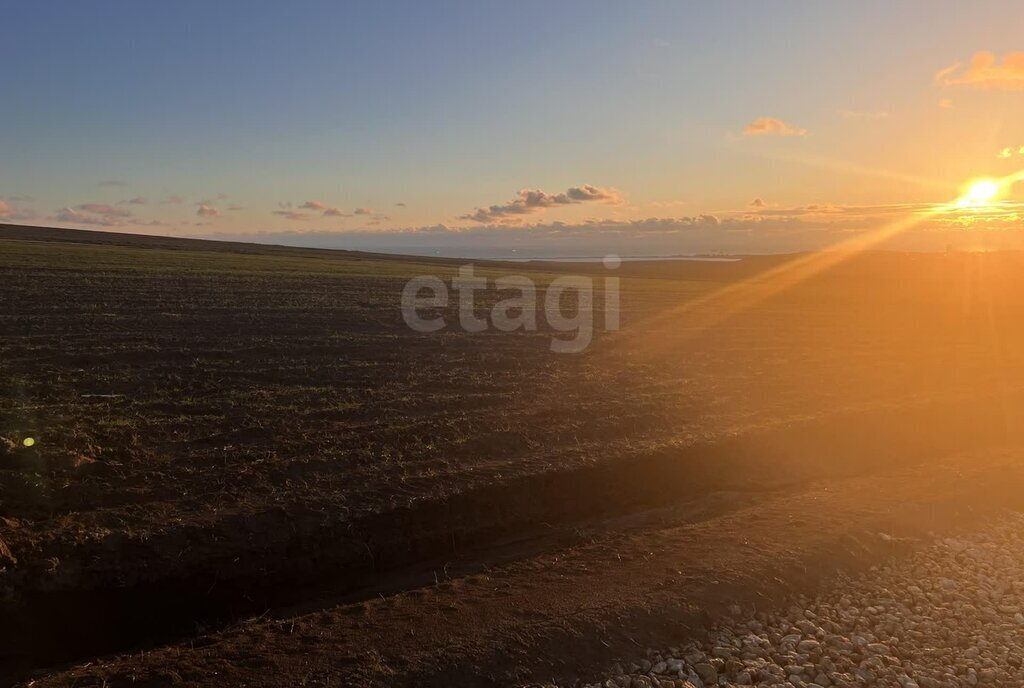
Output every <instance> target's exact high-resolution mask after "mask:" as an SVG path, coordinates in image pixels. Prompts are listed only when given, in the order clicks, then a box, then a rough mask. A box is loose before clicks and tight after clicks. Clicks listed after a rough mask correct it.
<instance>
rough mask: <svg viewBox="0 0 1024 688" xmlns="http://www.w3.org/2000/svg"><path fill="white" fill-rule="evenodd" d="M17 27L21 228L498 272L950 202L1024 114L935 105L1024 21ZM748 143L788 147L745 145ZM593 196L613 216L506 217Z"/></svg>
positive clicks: (93, 5)
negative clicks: (621, 227) (499, 260)
mask: <svg viewBox="0 0 1024 688" xmlns="http://www.w3.org/2000/svg"><path fill="white" fill-rule="evenodd" d="M4 22H5V26H6V27H7V28H8V30H7V31H6V32H5V40H4V41H3V42H0V64H3V65H5V67H6V69H5V70H4V81H5V94H6V97H5V98H4V107H3V108H2V111H0V161H2V165H0V199H3V200H2V201H0V202H2V203H4V204H5V205H4V206H0V217H3V214H6V219H7V220H8V221H14V220H18V221H29V220H31V221H33V222H34V223H36V224H57V225H61V226H82V227H104V228H113V229H118V230H122V231H153V232H160V233H168V234H189V235H211V236H214V235H216V236H221V235H238V236H250V235H255V234H258V233H266V234H268V235H270V236H290V235H293V234H295V233H298V234H301V235H304V236H303V239H302V242H303V243H318V242H319V244H324V245H327V244H329V245H348V244H351V243H353V242H356V243H359V242H362V243H364V244H365V243H366V242H367V241H370V243H371V244H373V243H374V242H378V243H379V242H381V241H384V242H385V243H388V244H397V245H399V246H401V245H404V244H403V243H402V242H403V241H405V240H406V239H408V237H407V236H406V235H407V234H409V233H410V232H408V231H403V230H409V229H413V228H417V229H418V228H424V227H434V228H436V227H438V226H439V225H443V226H444V227H446V228H449V229H463V230H465V229H468V230H470V231H472V232H476V233H477V234H482V235H486V236H488V237H491V238H490V239H484V238H475V239H473V241H479V242H482V243H483V244H485V245H486V244H487V242H488V241H491V242H492V243H493V244H494V245H495V246H497V245H499V244H501V243H502V242H505V243H507V242H506V241H505V239H504V238H503V237H515V240H516V241H517V242H521V241H526V242H527V243H529V241H530V237H529V235H525V236H521V235H524V232H526V231H527V230H526V229H523V226H526V225H529V226H535V225H543V226H544V227H547V225H550V224H551V223H562V224H568V225H577V224H579V225H582V224H585V223H594V222H600V221H611V222H618V223H626V222H630V223H632V222H636V221H638V220H642V219H647V218H658V219H679V218H699V217H702V216H714V217H716V218H718V219H720V220H721V219H725V218H729V217H732V216H733V215H736V214H740V213H744V212H751V209H750V203H751V202H752V201H753V200H754V199H755V198H760V199H762V201H763V202H764V204H765V205H766V206H771V207H777V208H783V209H784V208H794V209H798V208H806V207H807V206H814V205H821V206H824V205H830V206H831V205H835V206H840V205H842V206H850V207H855V206H873V205H878V204H914V203H938V202H944V201H948V200H950V199H951V198H952V197H954V196H955V195H956V194H957V192H958V187H959V186H960V185H962V184H963V183H964V182H965V181H966V180H967V179H969V178H972V177H975V176H983V175H1003V174H1009V173H1010V172H1011V171H1012V169H1011V168H1012V167H1013V164H1014V160H1013V158H1010V159H1005V158H997V155H996V154H997V152H998V151H1002V150H1003V149H1004V148H1007V147H1017V146H1021V145H1024V125H1022V124H1021V122H1024V118H1022V117H1021V115H1022V114H1024V108H1022V102H1024V90H1018V89H1017V88H1016V86H1015V85H1014V84H1011V85H1010V87H1008V88H991V87H989V86H988V85H985V83H983V82H981V81H976V82H967V81H965V82H964V83H960V82H959V81H957V80H956V79H947V80H946V81H947V82H949V83H948V84H945V83H938V82H936V75H937V74H938V73H939V72H940V71H941V70H943V69H945V68H947V67H949V66H951V65H953V64H955V63H964V64H967V63H969V62H970V61H971V59H972V57H973V56H974V55H976V54H977V53H979V52H984V51H988V52H991V53H993V54H994V55H995V56H996V57H997V58H998V59H999V60H1002V59H1004V58H1005V57H1006V56H1007V55H1012V54H1014V53H1016V52H1019V51H1021V50H1024V40H1022V39H1021V38H1020V31H1019V27H1020V26H1022V25H1024V6H1021V5H1020V3H1011V2H991V3H984V4H980V5H979V4H977V3H936V2H904V3H890V2H859V3H844V4H841V5H840V4H838V3H812V2H799V3H798V2H771V3H719V2H708V3H696V2H692V3H688V2H650V3H619V2H615V3H613V2H557V3H550V2H544V3H541V2H516V3H501V4H499V3H480V2H444V3H436V4H434V3H412V2H401V3H399V2H393V3H389V2H380V3H363V4H354V3H353V4H342V3H337V2H296V3H290V4H289V5H287V6H286V5H282V4H280V3H264V2H245V3H241V2H239V3H227V2H209V3H200V2H175V3H148V2H102V1H100V2H89V3H81V2H45V1H42V2H33V3H27V2H25V3H8V6H7V7H5V12H4ZM964 69H966V67H964V68H961V71H963V70H964ZM1014 83H1015V82H1014ZM759 118H772V119H773V120H777V121H779V122H782V123H785V125H786V126H787V127H789V129H787V130H785V132H786V133H794V132H795V133H794V135H789V136H779V135H772V133H768V134H767V135H757V136H752V135H749V134H745V133H744V131H745V128H746V127H748V125H750V124H751V123H752V122H754V121H756V120H758V119H759ZM771 131H772V132H776V130H771ZM1020 161H1021V164H1019V165H1017V167H1024V158H1021V159H1020ZM1013 169H1015V168H1013ZM913 180H917V181H913ZM111 182H116V183H117V184H113V183H111ZM583 185H592V186H593V187H595V188H599V189H602V190H608V191H609V192H610V195H607V196H600V200H596V201H584V202H575V201H573V202H564V203H563V202H558V201H555V200H552V201H551V202H550V203H549V204H546V205H545V204H542V205H540V206H536V207H533V206H530V207H526V208H525V209H524V208H523V207H522V206H519V207H517V206H515V205H511V204H514V203H515V202H516V199H518V198H519V196H518V195H517V194H518V192H519V191H520V190H522V189H536V190H542V191H543V192H545V193H546V194H551V198H552V199H554V198H556V197H557V194H559V193H564V192H566V191H567V190H571V189H574V188H580V187H582V186H583ZM611 192H614V193H611ZM595 198H597V196H595ZM27 199H31V200H27ZM133 199H134V200H136V201H137V202H136V203H134V204H132V203H128V201H131V200H133ZM142 201H145V202H142ZM169 201H170V202H169ZM310 202H313V205H312V206H310V207H309V208H307V209H302V208H301V207H300V206H302V205H303V204H308V203H310ZM399 203H401V204H404V205H397V204H399ZM545 203H547V201H545ZM492 205H495V206H498V207H499V211H498V212H497V214H495V215H494V216H493V217H490V216H489V220H488V221H486V222H484V221H475V220H469V219H466V218H467V217H470V216H472V214H473V213H474V212H475V211H476V210H477V209H478V208H484V209H486V208H489V207H490V206H492ZM104 206H109V208H110V209H113V210H110V209H108V210H107V211H103V212H101V210H102V208H103V207H104ZM320 206H322V207H320ZM4 208H6V210H4ZM204 208H205V209H206V210H205V211H204V212H203V213H201V212H200V211H201V209H204ZM230 208H236V209H235V210H231V209H230ZM328 208H334V209H337V211H338V212H337V213H336V214H333V215H324V214H323V211H324V210H325V209H328ZM501 208H505V210H500V209H501ZM356 209H364V210H365V211H366V212H363V213H357V212H356ZM509 209H511V210H509ZM64 210H68V211H71V212H62V211H64ZM118 210H119V211H120V212H118ZM775 217H783V216H782V215H779V214H778V213H777V214H776V215H775ZM785 217H806V213H798V214H794V215H792V216H785ZM79 220H80V221H79ZM877 220H878V218H871V221H877ZM804 221H805V222H807V220H806V219H805V220H804ZM868 221H869V220H868V219H867V217H865V219H864V223H867V222H868ZM150 223H152V224H150ZM197 223H198V224H197ZM492 225H494V226H492ZM503 229H507V230H510V231H508V232H502V230H503ZM800 229H801V230H806V229H808V227H805V226H801V227H800ZM381 232H388V236H387V237H386V238H385V237H383V235H381V236H379V237H376V238H375V237H374V236H372V235H374V234H375V233H381ZM563 233H564V232H563ZM435 234H436V232H435ZM576 234H577V235H578V236H579V237H581V238H579V239H578V240H574V241H577V243H578V244H579V245H580V246H581V250H585V247H584V246H583V244H585V243H587V241H588V236H587V234H586V232H577V233H576ZM305 235H317V236H312V238H310V237H309V236H305ZM320 235H329V236H320ZM418 236H419V239H417V240H418V241H421V240H422V236H423V232H422V231H420V232H419V233H418ZM537 236H541V235H540V234H538V235H537ZM495 237H497V238H495ZM643 237H644V235H643V234H641V235H639V236H638V238H637V239H636V241H640V242H643V241H645V239H644V238H643ZM465 238H466V237H465V233H463V235H461V236H459V237H454V238H450V239H451V240H453V241H456V243H458V241H463V240H465ZM712 239H714V237H712ZM821 240H824V239H819V241H821ZM566 241H568V240H567V239H566V240H563V241H562V243H565V242H566ZM702 241H703V240H702ZM794 241H795V243H794ZM415 243H416V242H415V241H410V242H409V245H412V244H415ZM590 243H591V244H592V243H593V242H592V241H591V242H590ZM650 243H651V246H652V247H656V248H657V250H658V251H661V250H668V249H666V248H664V247H663V246H662V244H663V243H664V242H663V241H662V240H661V239H657V240H655V239H650ZM676 243H677V244H678V246H676V244H672V246H674V247H675V248H673V249H672V250H685V248H686V246H685V245H686V241H683V240H680V241H679V242H676ZM698 243H700V242H698ZM711 243H712V244H713V241H712V242H711ZM722 243H723V247H725V245H726V244H728V245H729V246H732V244H734V243H737V239H736V238H735V237H731V238H729V241H728V242H724V241H723V242H722ZM740 243H742V242H740ZM319 244H318V245H319ZM706 244H707V242H704V243H700V245H699V246H697V245H696V244H695V246H696V247H697V248H700V249H701V250H711V249H710V248H709V245H710V244H707V245H706ZM749 244H750V246H752V247H755V248H756V249H757V250H770V249H771V247H772V243H771V242H770V241H767V239H766V238H765V237H764V236H757V237H754V240H752V241H750V242H749ZM666 245H667V244H666ZM791 245H793V246H799V245H800V240H793V238H792V237H789V238H788V239H787V240H786V241H784V242H781V243H778V246H779V247H780V248H785V249H788V248H791V247H792V246H791ZM595 246H596V245H595ZM559 250H562V249H561V248H560V249H559Z"/></svg>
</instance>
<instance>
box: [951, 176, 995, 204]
mask: <svg viewBox="0 0 1024 688" xmlns="http://www.w3.org/2000/svg"><path fill="white" fill-rule="evenodd" d="M1003 187H1004V185H1003V184H1001V183H1000V182H999V181H998V180H995V179H978V180H977V181H974V182H971V184H970V185H969V186H968V187H967V191H966V192H964V195H963V196H961V197H960V198H958V199H957V201H956V207H958V208H984V207H986V206H989V205H992V204H993V203H994V202H996V201H997V200H998V199H999V196H1000V194H1001V193H1002V192H1003Z"/></svg>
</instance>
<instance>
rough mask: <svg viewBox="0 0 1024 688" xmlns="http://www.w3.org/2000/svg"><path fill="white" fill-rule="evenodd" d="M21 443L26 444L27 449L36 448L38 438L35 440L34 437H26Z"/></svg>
mask: <svg viewBox="0 0 1024 688" xmlns="http://www.w3.org/2000/svg"><path fill="white" fill-rule="evenodd" d="M21 443H22V444H24V445H25V446H26V447H32V446H35V443H36V438H34V437H26V438H25V439H24V440H22V442H21Z"/></svg>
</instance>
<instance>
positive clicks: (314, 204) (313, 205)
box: [299, 201, 327, 210]
mask: <svg viewBox="0 0 1024 688" xmlns="http://www.w3.org/2000/svg"><path fill="white" fill-rule="evenodd" d="M299 207H300V208H304V209H306V210H323V209H324V208H326V207H327V204H326V203H324V202H323V201H306V202H305V203H303V204H302V205H300V206H299Z"/></svg>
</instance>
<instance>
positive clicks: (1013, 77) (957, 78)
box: [935, 52, 1024, 91]
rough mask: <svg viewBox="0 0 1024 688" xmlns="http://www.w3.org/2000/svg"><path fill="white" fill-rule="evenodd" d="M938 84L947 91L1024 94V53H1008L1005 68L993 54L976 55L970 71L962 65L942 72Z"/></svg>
mask: <svg viewBox="0 0 1024 688" xmlns="http://www.w3.org/2000/svg"><path fill="white" fill-rule="evenodd" d="M935 83H936V84H938V85H939V86H942V87H943V88H950V87H954V86H966V87H969V88H977V89H984V90H992V91H1024V52H1016V53H1007V54H1006V56H1005V57H1003V62H1002V64H1000V63H999V58H997V57H996V56H995V55H994V54H993V53H990V52H979V53H975V55H974V57H973V58H971V64H970V65H969V66H968V67H967V68H966V69H964V68H963V63H960V62H957V63H956V64H952V65H950V66H949V67H946V68H945V69H940V70H939V71H938V72H936V74H935Z"/></svg>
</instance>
